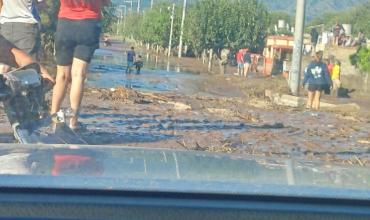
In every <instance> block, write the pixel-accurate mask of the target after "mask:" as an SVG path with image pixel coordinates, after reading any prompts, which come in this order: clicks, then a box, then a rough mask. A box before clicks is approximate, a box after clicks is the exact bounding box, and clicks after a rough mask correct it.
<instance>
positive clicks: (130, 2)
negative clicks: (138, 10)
mask: <svg viewBox="0 0 370 220" xmlns="http://www.w3.org/2000/svg"><path fill="white" fill-rule="evenodd" d="M125 3H128V4H130V12H132V1H125Z"/></svg>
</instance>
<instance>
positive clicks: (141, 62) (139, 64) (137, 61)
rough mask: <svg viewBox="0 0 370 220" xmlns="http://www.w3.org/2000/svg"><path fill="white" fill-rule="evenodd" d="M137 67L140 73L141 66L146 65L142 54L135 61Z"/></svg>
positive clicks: (137, 71)
mask: <svg viewBox="0 0 370 220" xmlns="http://www.w3.org/2000/svg"><path fill="white" fill-rule="evenodd" d="M134 65H135V69H136V74H140V71H141V68H143V66H144V62H143V58H142V56H141V55H139V56H138V58H136V61H135V63H134Z"/></svg>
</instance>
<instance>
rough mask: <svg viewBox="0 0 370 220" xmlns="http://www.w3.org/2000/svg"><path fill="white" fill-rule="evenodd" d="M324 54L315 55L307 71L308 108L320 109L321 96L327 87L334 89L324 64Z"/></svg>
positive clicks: (305, 82) (305, 75) (305, 78)
mask: <svg viewBox="0 0 370 220" xmlns="http://www.w3.org/2000/svg"><path fill="white" fill-rule="evenodd" d="M322 56H323V52H322V51H319V52H316V54H315V60H313V61H312V62H311V63H310V64H309V65H308V67H307V68H306V70H305V74H304V80H303V87H304V86H305V85H307V84H308V99H307V105H306V108H308V109H312V108H313V109H315V110H319V109H320V99H321V94H322V92H323V91H324V90H325V88H327V87H329V88H330V87H332V81H331V79H330V75H329V72H328V68H327V65H326V64H325V63H324V62H322Z"/></svg>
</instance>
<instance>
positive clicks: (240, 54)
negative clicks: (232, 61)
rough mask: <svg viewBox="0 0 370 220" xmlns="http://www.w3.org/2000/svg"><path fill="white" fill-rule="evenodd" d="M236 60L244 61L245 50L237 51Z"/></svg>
mask: <svg viewBox="0 0 370 220" xmlns="http://www.w3.org/2000/svg"><path fill="white" fill-rule="evenodd" d="M236 61H239V62H240V61H243V52H240V51H239V52H238V53H236Z"/></svg>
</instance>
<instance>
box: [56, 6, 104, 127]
mask: <svg viewBox="0 0 370 220" xmlns="http://www.w3.org/2000/svg"><path fill="white" fill-rule="evenodd" d="M109 3H110V0H94V1H92V0H60V9H59V13H58V25H57V30H56V34H55V35H56V37H55V51H56V61H57V80H56V84H55V86H54V90H53V98H52V106H51V114H52V115H55V114H57V112H59V111H60V108H61V105H62V102H63V99H64V97H65V95H66V90H67V87H68V85H69V83H71V89H70V106H71V109H70V113H71V118H70V122H69V127H70V128H71V129H73V130H76V129H79V128H82V127H81V124H79V123H78V117H79V112H80V106H81V102H82V98H83V91H84V85H85V79H86V73H87V67H88V65H89V63H90V62H91V59H92V57H93V55H94V52H95V50H96V49H98V48H99V43H100V36H101V28H102V24H101V18H102V9H103V7H104V6H106V5H108V4H109Z"/></svg>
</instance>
